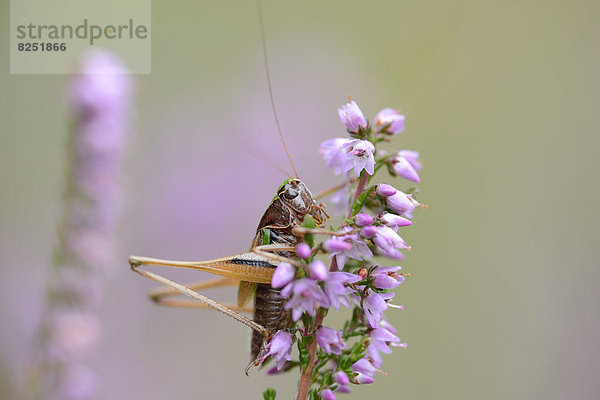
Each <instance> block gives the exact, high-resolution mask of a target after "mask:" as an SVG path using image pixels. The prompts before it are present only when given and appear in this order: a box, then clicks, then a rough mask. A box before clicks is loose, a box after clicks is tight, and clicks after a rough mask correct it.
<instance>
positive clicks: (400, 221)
mask: <svg viewBox="0 0 600 400" xmlns="http://www.w3.org/2000/svg"><path fill="white" fill-rule="evenodd" d="M379 219H380V220H381V221H382V222H383V223H384V224H386V225H387V226H389V227H392V228H394V227H397V226H398V227H402V226H409V225H412V221H411V220H410V219H407V218H404V217H401V216H399V215H396V214H392V213H383V214H382V215H380V216H379Z"/></svg>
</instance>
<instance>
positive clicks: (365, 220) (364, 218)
mask: <svg viewBox="0 0 600 400" xmlns="http://www.w3.org/2000/svg"><path fill="white" fill-rule="evenodd" d="M354 222H356V225H358V226H366V225H371V224H372V223H373V217H372V216H370V215H369V214H366V213H358V215H357V216H356V217H354Z"/></svg>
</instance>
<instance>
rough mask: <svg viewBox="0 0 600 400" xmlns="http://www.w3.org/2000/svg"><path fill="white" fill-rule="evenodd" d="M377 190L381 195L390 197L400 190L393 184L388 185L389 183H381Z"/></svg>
mask: <svg viewBox="0 0 600 400" xmlns="http://www.w3.org/2000/svg"><path fill="white" fill-rule="evenodd" d="M375 191H376V192H377V194H378V195H380V196H383V197H389V196H393V195H395V194H396V192H397V191H398V189H396V188H395V187H393V186H391V185H388V184H387V183H380V184H379V185H377V187H376V188H375Z"/></svg>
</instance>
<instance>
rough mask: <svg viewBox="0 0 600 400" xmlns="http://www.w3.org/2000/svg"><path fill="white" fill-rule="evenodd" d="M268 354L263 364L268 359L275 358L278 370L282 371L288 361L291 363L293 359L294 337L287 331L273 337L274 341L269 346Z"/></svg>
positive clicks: (267, 347) (263, 358) (264, 357)
mask: <svg viewBox="0 0 600 400" xmlns="http://www.w3.org/2000/svg"><path fill="white" fill-rule="evenodd" d="M265 350H266V354H265V355H264V356H263V357H262V359H261V362H263V361H264V360H265V359H266V358H267V357H269V356H271V357H275V362H276V364H277V369H278V370H281V369H282V368H283V367H284V365H285V364H286V362H287V361H290V360H291V359H292V357H291V356H290V353H291V352H292V335H291V334H290V333H289V332H286V331H279V332H277V333H276V334H275V336H273V339H271V341H270V342H269V343H268V344H267V346H266V348H265Z"/></svg>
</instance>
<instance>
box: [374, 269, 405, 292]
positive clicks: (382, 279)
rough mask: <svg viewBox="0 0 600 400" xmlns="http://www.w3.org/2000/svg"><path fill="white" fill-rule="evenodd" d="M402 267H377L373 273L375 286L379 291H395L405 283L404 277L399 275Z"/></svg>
mask: <svg viewBox="0 0 600 400" xmlns="http://www.w3.org/2000/svg"><path fill="white" fill-rule="evenodd" d="M400 269H402V268H401V267H376V268H375V270H374V271H373V272H372V276H373V277H374V278H375V279H374V280H373V286H375V287H376V288H377V289H393V288H395V287H398V286H400V285H401V284H402V283H403V282H404V277H403V276H402V275H400V274H398V271H399V270H400Z"/></svg>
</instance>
